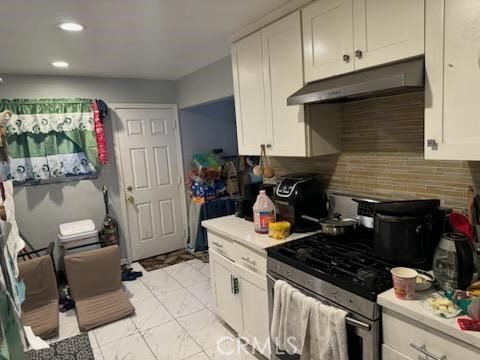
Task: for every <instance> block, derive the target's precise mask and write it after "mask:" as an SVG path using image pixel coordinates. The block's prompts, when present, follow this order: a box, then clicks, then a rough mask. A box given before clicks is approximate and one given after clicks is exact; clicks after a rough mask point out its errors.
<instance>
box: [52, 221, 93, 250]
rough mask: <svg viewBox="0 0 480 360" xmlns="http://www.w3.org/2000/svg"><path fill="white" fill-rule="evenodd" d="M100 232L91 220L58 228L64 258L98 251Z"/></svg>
mask: <svg viewBox="0 0 480 360" xmlns="http://www.w3.org/2000/svg"><path fill="white" fill-rule="evenodd" d="M98 241H99V240H98V230H97V228H96V227H95V224H94V223H93V221H92V220H91V219H87V220H80V221H72V222H68V223H64V224H60V225H59V226H58V242H59V245H60V251H61V253H62V257H63V256H65V255H68V254H73V253H77V252H82V251H87V250H93V249H98V248H99V247H100V244H99V242H98Z"/></svg>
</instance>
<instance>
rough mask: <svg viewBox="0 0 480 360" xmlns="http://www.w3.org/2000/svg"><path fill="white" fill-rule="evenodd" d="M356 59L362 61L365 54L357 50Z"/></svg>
mask: <svg viewBox="0 0 480 360" xmlns="http://www.w3.org/2000/svg"><path fill="white" fill-rule="evenodd" d="M355 57H356V58H357V59H361V58H362V57H363V52H362V50H355Z"/></svg>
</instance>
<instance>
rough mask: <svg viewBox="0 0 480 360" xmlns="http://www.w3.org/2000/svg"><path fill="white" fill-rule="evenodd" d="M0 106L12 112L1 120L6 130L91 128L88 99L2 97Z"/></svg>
mask: <svg viewBox="0 0 480 360" xmlns="http://www.w3.org/2000/svg"><path fill="white" fill-rule="evenodd" d="M1 109H2V110H0V111H3V110H10V111H11V112H12V113H13V114H14V116H12V118H11V119H10V120H9V121H8V122H7V123H6V124H5V129H6V132H7V134H23V133H34V134H39V133H42V134H48V133H49V132H63V131H72V130H77V129H78V130H82V131H93V130H94V123H93V113H92V110H91V105H90V100H89V99H68V100H62V99H33V100H29V99H15V100H2V102H1Z"/></svg>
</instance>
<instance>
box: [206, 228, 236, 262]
mask: <svg viewBox="0 0 480 360" xmlns="http://www.w3.org/2000/svg"><path fill="white" fill-rule="evenodd" d="M207 239H208V247H209V248H210V249H213V250H215V251H216V252H217V253H218V254H220V255H223V256H225V257H227V258H229V259H231V260H234V255H233V254H234V253H235V250H234V247H235V242H234V241H233V240H229V239H227V238H224V237H220V236H218V235H215V234H213V233H212V232H210V231H209V232H208V237H207Z"/></svg>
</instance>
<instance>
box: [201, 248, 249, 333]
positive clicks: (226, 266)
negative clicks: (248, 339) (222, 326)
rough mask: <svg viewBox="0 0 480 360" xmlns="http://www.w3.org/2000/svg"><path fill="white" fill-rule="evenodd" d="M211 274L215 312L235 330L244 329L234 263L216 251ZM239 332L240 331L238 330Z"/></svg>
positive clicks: (212, 253) (211, 257) (211, 258)
mask: <svg viewBox="0 0 480 360" xmlns="http://www.w3.org/2000/svg"><path fill="white" fill-rule="evenodd" d="M209 255H210V266H211V267H212V271H211V274H213V276H214V280H215V281H214V282H213V285H214V286H212V290H213V291H212V296H213V300H214V303H215V312H216V313H217V315H218V316H219V317H220V318H222V319H223V320H224V321H225V322H226V323H227V324H229V325H230V326H231V327H232V328H233V329H235V330H237V329H241V328H242V312H241V306H242V304H241V299H240V297H239V296H237V294H236V293H235V291H236V290H235V283H234V282H235V281H237V282H238V280H235V275H234V274H235V268H234V263H233V262H232V261H230V260H229V259H227V258H226V257H224V256H222V255H220V254H218V253H217V252H215V251H211V252H210V254H209ZM237 331H238V330H237Z"/></svg>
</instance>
